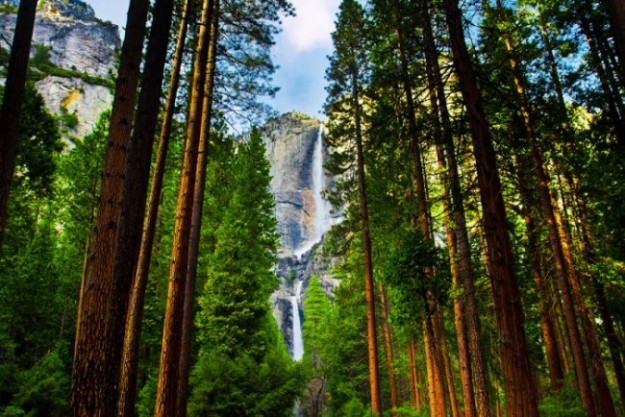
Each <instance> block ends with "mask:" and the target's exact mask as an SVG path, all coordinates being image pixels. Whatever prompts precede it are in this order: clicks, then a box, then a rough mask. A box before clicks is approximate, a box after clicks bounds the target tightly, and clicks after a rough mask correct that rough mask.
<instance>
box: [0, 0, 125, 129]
mask: <svg viewBox="0 0 625 417" xmlns="http://www.w3.org/2000/svg"><path fill="white" fill-rule="evenodd" d="M18 4H19V0H0V6H2V13H0V47H1V48H3V49H5V50H9V49H10V45H11V42H12V39H13V31H14V28H15V22H16V19H17V16H16V15H15V14H14V7H15V6H17V5H18ZM38 7H39V9H38V10H37V18H36V23H35V31H34V34H33V48H32V57H33V59H32V60H31V62H34V63H33V64H31V66H32V67H33V70H34V71H35V72H37V71H38V72H39V73H40V76H39V77H38V80H37V82H36V87H37V90H38V91H39V92H40V93H41V94H42V96H43V97H44V100H45V102H46V106H47V107H48V109H49V110H50V111H51V112H52V113H53V114H62V113H64V114H70V115H74V116H75V118H76V122H77V123H76V124H75V125H73V124H72V126H70V129H69V131H68V133H69V134H70V135H72V136H76V137H82V136H84V135H85V134H86V133H88V132H89V131H90V130H91V128H92V127H93V126H94V125H95V123H96V122H97V120H98V117H99V116H100V114H101V113H102V112H103V111H104V110H106V109H107V108H109V107H110V105H111V102H112V99H113V95H112V92H111V86H112V85H113V80H114V77H115V66H116V55H117V51H118V50H119V47H120V38H119V32H118V28H117V26H115V25H113V24H111V23H108V22H102V21H100V20H98V19H97V18H96V17H95V13H94V11H93V9H92V8H91V6H89V5H88V4H86V3H84V2H82V1H79V0H46V1H40V2H39V6H38ZM36 64H40V67H39V69H38V67H37V65H36ZM41 64H45V65H41ZM42 66H45V69H44V70H42V69H41V67H42Z"/></svg>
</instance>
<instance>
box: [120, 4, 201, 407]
mask: <svg viewBox="0 0 625 417" xmlns="http://www.w3.org/2000/svg"><path fill="white" fill-rule="evenodd" d="M182 7H183V9H182V15H181V16H182V17H181V19H180V24H179V28H178V34H177V41H176V50H175V52H174V58H173V63H172V69H171V76H170V82H169V92H168V94H167V100H166V102H165V110H164V116H163V122H162V125H161V133H160V138H159V145H158V153H157V156H156V163H155V166H154V173H153V175H152V188H151V190H150V196H149V200H148V207H147V214H146V217H145V221H144V226H143V234H142V237H141V247H140V249H139V257H138V260H137V267H136V268H135V274H134V278H133V282H132V288H131V293H130V301H129V304H128V313H127V317H126V326H125V335H124V348H123V354H122V368H121V375H120V383H119V386H120V394H119V404H118V416H119V417H133V416H134V414H135V411H134V409H135V401H136V395H137V392H136V391H137V366H138V349H139V342H140V336H141V320H142V318H143V307H144V302H145V291H146V286H147V282H148V272H149V268H150V260H151V256H152V246H153V244H154V236H155V231H156V221H157V218H158V208H159V205H160V200H161V193H162V187H163V178H164V176H165V162H166V160H167V152H168V149H169V140H170V137H171V126H172V120H173V116H174V110H175V104H176V97H177V94H178V86H179V80H180V67H181V65H182V56H183V52H184V42H185V40H186V37H187V28H188V17H189V11H190V8H189V7H188V0H186V1H185V2H184V4H183V6H182Z"/></svg>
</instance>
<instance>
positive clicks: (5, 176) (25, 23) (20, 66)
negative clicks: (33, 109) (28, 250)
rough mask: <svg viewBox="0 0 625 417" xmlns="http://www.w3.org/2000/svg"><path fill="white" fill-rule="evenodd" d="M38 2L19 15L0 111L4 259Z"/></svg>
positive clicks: (30, 1) (28, 1)
mask: <svg viewBox="0 0 625 417" xmlns="http://www.w3.org/2000/svg"><path fill="white" fill-rule="evenodd" d="M36 11H37V0H22V1H20V6H19V9H18V11H17V22H16V24H15V32H14V34H13V45H12V46H11V55H10V57H9V68H8V70H7V75H6V82H5V84H4V97H3V99H2V107H1V108H0V257H1V256H2V242H3V240H4V233H5V228H6V225H7V208H8V203H9V191H10V190H11V181H12V180H13V171H14V170H15V161H16V155H17V141H18V135H19V130H20V116H21V113H22V102H23V101H24V91H25V87H26V72H27V69H28V60H29V58H30V45H31V43H32V38H33V31H34V28H35V13H36Z"/></svg>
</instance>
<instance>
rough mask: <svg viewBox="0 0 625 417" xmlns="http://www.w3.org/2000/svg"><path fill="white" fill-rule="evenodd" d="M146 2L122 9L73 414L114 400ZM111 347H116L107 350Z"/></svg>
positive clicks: (104, 416)
mask: <svg viewBox="0 0 625 417" xmlns="http://www.w3.org/2000/svg"><path fill="white" fill-rule="evenodd" d="M148 6H149V1H147V0H132V1H131V2H130V5H129V9H128V21H127V25H126V36H125V37H124V43H123V46H122V53H121V61H120V66H119V71H118V77H117V84H116V89H115V97H114V99H113V109H112V112H111V121H110V129H109V139H108V148H107V151H106V156H105V165H104V175H103V179H102V187H101V191H100V201H99V207H98V216H97V220H96V227H95V231H94V234H93V239H92V240H93V245H92V248H91V255H90V257H89V259H88V261H87V268H86V271H85V277H84V278H83V279H84V292H83V300H82V302H81V311H80V312H78V318H79V323H78V326H77V334H76V352H75V355H74V365H73V369H72V388H71V392H70V415H71V416H73V417H110V416H112V415H114V414H115V407H116V405H117V401H116V399H117V389H116V386H117V381H118V378H119V368H120V360H121V340H113V338H114V337H115V336H116V335H117V332H115V333H113V334H112V333H110V332H109V331H110V330H111V329H115V328H116V326H119V327H121V328H122V329H123V326H124V322H123V320H122V321H121V322H118V323H113V322H112V320H113V317H111V309H112V308H114V306H117V305H119V304H117V300H116V298H117V297H122V298H126V297H127V294H115V293H113V291H114V290H115V289H118V288H120V286H119V284H118V283H116V282H114V281H115V278H116V277H115V266H116V262H115V259H116V254H117V243H118V242H117V235H118V231H119V226H120V217H121V215H122V206H121V205H122V196H123V190H124V178H125V176H124V174H125V172H126V163H127V150H128V147H129V144H130V134H131V129H132V126H133V113H134V110H135V102H136V96H137V85H138V82H139V71H140V66H141V52H142V49H143V40H144V39H145V25H146V20H147V12H148ZM123 314H125V310H124V311H123ZM119 317H120V316H117V318H118V319H119ZM117 347H119V352H116V351H113V349H115V348H117Z"/></svg>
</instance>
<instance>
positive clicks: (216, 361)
mask: <svg viewBox="0 0 625 417" xmlns="http://www.w3.org/2000/svg"><path fill="white" fill-rule="evenodd" d="M221 145H223V146H224V147H223V148H222V149H221V151H220V152H232V153H233V154H234V157H233V159H230V158H229V157H227V156H226V155H225V154H224V153H222V154H219V155H218V158H220V159H221V160H222V161H226V164H225V165H223V166H220V167H218V166H213V167H212V169H211V170H210V171H209V176H208V178H209V184H208V188H209V189H217V188H218V187H219V188H220V190H218V192H217V194H216V195H215V196H213V199H211V200H209V201H208V209H209V210H210V211H211V212H217V211H218V210H219V209H221V216H220V217H217V219H218V220H219V222H216V221H215V220H213V221H212V222H210V223H209V229H210V230H212V231H214V232H213V233H214V235H213V236H212V238H213V239H214V243H212V244H211V245H210V246H209V248H212V249H213V253H212V254H210V255H209V256H208V257H207V264H208V278H207V280H206V283H205V284H204V288H203V291H202V295H201V296H200V299H199V305H200V308H201V310H200V311H199V313H198V315H197V326H198V329H199V339H200V341H201V342H202V347H201V349H200V355H199V359H198V362H197V364H196V366H195V368H194V370H193V374H192V380H191V385H192V395H191V399H190V402H189V413H190V415H191V416H192V417H200V416H208V415H211V416H224V417H225V416H268V415H272V416H287V415H289V413H292V407H293V401H294V399H295V398H296V396H297V394H298V393H299V391H300V389H301V384H300V379H301V378H300V377H299V369H298V367H297V366H296V365H295V364H293V363H292V362H291V360H290V358H289V356H288V353H287V352H286V348H285V346H284V344H283V342H282V337H281V335H280V332H279V330H278V328H277V325H276V323H275V320H274V319H273V317H272V315H271V311H270V307H269V302H268V300H269V295H270V294H271V292H272V291H273V290H274V289H275V287H276V285H277V278H276V277H275V275H274V274H273V270H272V268H273V265H274V262H275V251H276V246H277V235H276V231H275V228H276V220H275V215H274V202H273V197H272V195H271V193H270V192H269V184H270V176H269V164H268V162H267V160H266V159H265V147H264V145H263V142H262V140H261V137H260V135H259V134H258V132H257V131H256V130H254V131H253V132H252V134H251V136H250V140H249V142H247V143H241V144H240V145H239V147H238V148H237V149H236V153H234V149H233V148H232V146H231V143H228V142H222V143H221ZM222 158H223V159H222ZM228 161H231V162H228ZM223 178H228V180H227V183H228V184H229V187H224V183H223V182H222V181H221V179H223ZM213 181H214V182H213ZM224 203H225V204H224ZM220 204H224V205H225V209H224V208H223V205H221V206H219V205H220Z"/></svg>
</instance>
